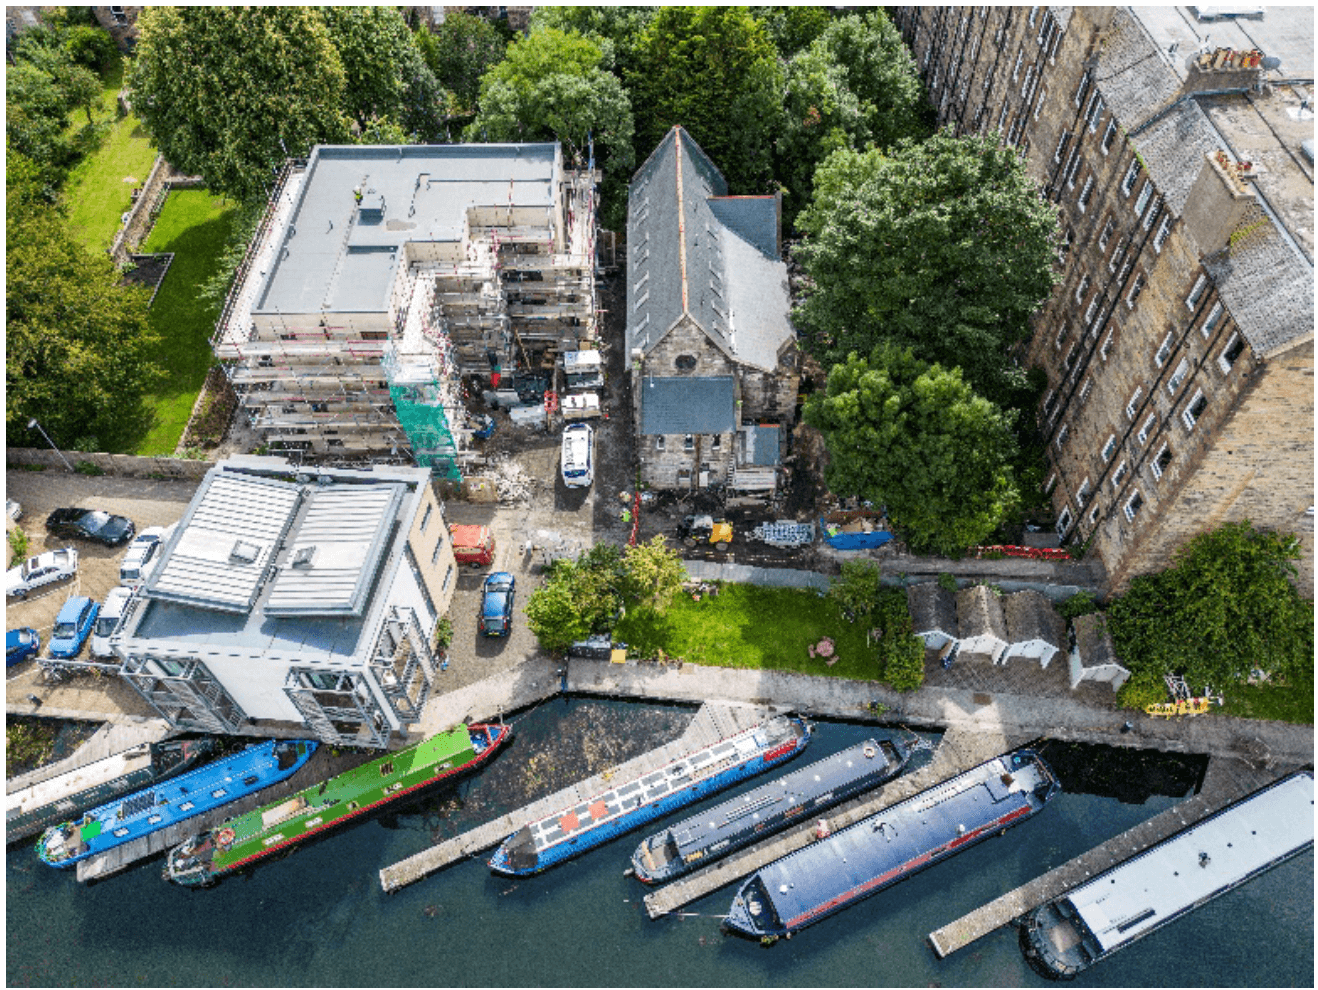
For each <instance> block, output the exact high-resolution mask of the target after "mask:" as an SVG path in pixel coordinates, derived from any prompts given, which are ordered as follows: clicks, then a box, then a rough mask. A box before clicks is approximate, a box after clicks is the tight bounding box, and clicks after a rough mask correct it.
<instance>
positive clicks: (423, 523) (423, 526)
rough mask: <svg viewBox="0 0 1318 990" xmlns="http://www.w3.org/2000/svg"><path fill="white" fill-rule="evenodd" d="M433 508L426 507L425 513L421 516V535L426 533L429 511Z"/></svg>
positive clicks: (428, 523)
mask: <svg viewBox="0 0 1318 990" xmlns="http://www.w3.org/2000/svg"><path fill="white" fill-rule="evenodd" d="M433 508H434V506H431V505H427V506H426V511H425V513H424V514H423V515H422V516H421V532H423V533H424V532H425V531H426V527H427V526H429V525H430V510H431V509H433Z"/></svg>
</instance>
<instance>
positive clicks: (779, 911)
mask: <svg viewBox="0 0 1318 990" xmlns="http://www.w3.org/2000/svg"><path fill="white" fill-rule="evenodd" d="M1060 789H1061V787H1060V785H1059V783H1058V781H1057V778H1056V776H1055V775H1054V774H1053V772H1052V770H1051V768H1049V766H1048V764H1046V763H1045V762H1044V761H1043V760H1042V759H1041V758H1040V757H1039V756H1038V754H1036V753H1035V752H1033V751H1032V750H1028V749H1021V750H1017V751H1015V752H1013V753H1008V754H1005V755H1003V756H997V757H994V758H993V759H991V760H989V761H987V762H986V763H981V764H980V765H979V766H977V767H974V768H973V769H970V770H967V771H965V772H964V773H961V774H958V775H957V776H955V777H952V778H950V779H949V780H945V781H943V782H942V783H941V784H936V785H935V786H933V787H930V788H929V789H927V790H924V791H921V792H920V793H919V794H916V795H914V796H912V797H909V798H907V799H906V800H904V801H899V802H898V803H897V804H894V805H893V806H892V807H890V808H885V809H884V810H883V811H880V812H879V813H878V814H876V815H871V816H870V817H868V818H865V819H862V820H861V821H859V822H856V823H855V824H854V825H851V826H848V827H847V828H844V829H842V830H840V831H838V832H834V833H832V834H831V835H825V834H824V833H825V832H826V824H827V823H826V822H821V827H820V833H821V838H820V839H819V840H818V841H817V842H814V843H812V844H811V845H809V846H806V847H805V848H803V849H799V850H797V851H796V852H794V853H790V854H789V855H787V856H784V857H783V858H782V859H779V860H777V861H776V862H773V863H770V864H769V865H768V866H766V867H764V868H763V869H762V870H759V871H758V872H757V873H755V874H754V875H752V876H751V877H750V878H749V879H748V880H747V881H746V882H745V883H743V884H742V886H741V889H739V890H738V891H737V896H736V897H735V898H734V899H733V901H732V907H731V908H730V909H729V912H728V917H727V920H726V921H725V922H724V926H725V928H726V929H727V930H730V931H732V932H735V933H736V934H738V935H744V936H747V937H749V938H757V939H759V940H760V941H761V942H763V943H766V944H768V943H772V942H775V941H777V940H778V939H779V938H781V937H783V936H786V937H788V938H790V937H791V936H792V935H793V934H794V933H795V932H798V931H800V930H801V929H802V928H805V927H806V926H807V925H811V924H813V923H815V922H816V921H819V920H821V919H823V918H826V917H828V916H829V915H831V914H834V913H836V912H838V911H841V910H842V909H843V908H846V907H849V906H850V905H852V904H854V903H856V902H857V901H859V900H862V899H863V898H866V897H869V896H870V895H871V894H875V893H877V892H878V891H880V890H882V889H883V888H885V887H887V886H889V885H891V884H894V883H897V882H898V881H899V880H903V879H905V878H906V877H908V876H911V875H912V874H913V873H916V872H918V871H919V870H922V869H924V868H925V867H926V866H931V865H932V864H934V863H937V862H939V861H941V860H944V859H947V858H948V857H949V856H953V855H955V854H956V853H959V852H961V851H962V850H963V849H968V848H969V847H970V846H972V845H974V844H975V843H977V842H979V841H981V840H983V839H986V838H988V837H989V836H991V835H995V834H997V833H999V832H1001V831H1003V830H1004V829H1006V828H1008V827H1009V826H1011V825H1015V824H1016V823H1018V822H1022V821H1024V820H1025V819H1027V818H1029V817H1031V816H1033V815H1035V814H1037V813H1038V812H1039V811H1041V810H1043V807H1044V805H1045V804H1046V803H1047V802H1048V801H1049V800H1051V799H1052V797H1053V796H1054V795H1055V794H1056V793H1057V792H1058V791H1059V790H1060Z"/></svg>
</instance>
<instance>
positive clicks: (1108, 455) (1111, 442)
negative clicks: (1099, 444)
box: [1098, 433, 1117, 464]
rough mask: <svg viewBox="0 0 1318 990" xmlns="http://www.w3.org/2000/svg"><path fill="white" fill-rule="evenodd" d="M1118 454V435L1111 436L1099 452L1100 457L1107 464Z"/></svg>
mask: <svg viewBox="0 0 1318 990" xmlns="http://www.w3.org/2000/svg"><path fill="white" fill-rule="evenodd" d="M1116 452H1117V435H1116V434H1115V433H1113V434H1111V435H1110V436H1109V437H1108V438H1107V442H1106V443H1104V444H1103V449H1102V450H1100V451H1099V452H1098V456H1099V457H1101V458H1103V463H1104V464H1107V463H1108V462H1109V461H1111V460H1112V455H1113V454H1115V453H1116Z"/></svg>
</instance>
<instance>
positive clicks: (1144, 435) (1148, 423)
mask: <svg viewBox="0 0 1318 990" xmlns="http://www.w3.org/2000/svg"><path fill="white" fill-rule="evenodd" d="M1157 429H1158V414H1157V412H1151V413H1149V417H1148V419H1146V420H1145V421H1144V425H1143V426H1141V427H1140V429H1139V432H1138V433H1136V434H1135V440H1136V441H1137V442H1138V443H1139V445H1140V446H1141V447H1143V446H1144V445H1145V444H1146V443H1148V442H1149V437H1151V436H1152V435H1153V434H1154V433H1155V432H1156V431H1157Z"/></svg>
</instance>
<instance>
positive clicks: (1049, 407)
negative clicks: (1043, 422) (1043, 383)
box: [1043, 388, 1057, 423]
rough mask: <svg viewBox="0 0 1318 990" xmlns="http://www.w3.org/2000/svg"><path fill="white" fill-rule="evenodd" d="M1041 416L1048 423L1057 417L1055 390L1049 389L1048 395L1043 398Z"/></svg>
mask: <svg viewBox="0 0 1318 990" xmlns="http://www.w3.org/2000/svg"><path fill="white" fill-rule="evenodd" d="M1043 414H1044V416H1045V417H1047V419H1048V422H1050V423H1051V422H1052V421H1053V417H1054V416H1055V415H1057V389H1055V388H1050V389H1049V390H1048V394H1047V395H1045V396H1044V397H1043Z"/></svg>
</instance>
